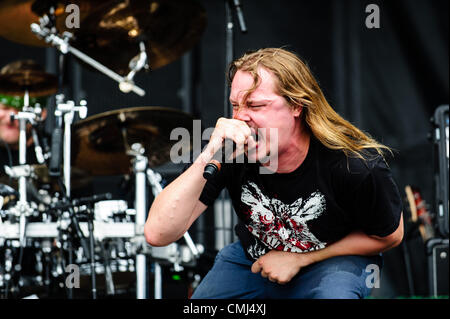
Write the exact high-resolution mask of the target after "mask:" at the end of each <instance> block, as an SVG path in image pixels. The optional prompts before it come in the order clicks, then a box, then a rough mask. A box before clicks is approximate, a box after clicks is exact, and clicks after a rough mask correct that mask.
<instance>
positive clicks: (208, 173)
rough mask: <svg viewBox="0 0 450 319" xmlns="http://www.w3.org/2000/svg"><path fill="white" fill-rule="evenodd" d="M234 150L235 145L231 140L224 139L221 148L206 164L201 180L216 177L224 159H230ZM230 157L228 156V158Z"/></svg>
mask: <svg viewBox="0 0 450 319" xmlns="http://www.w3.org/2000/svg"><path fill="white" fill-rule="evenodd" d="M235 148H236V143H234V141H233V140H231V139H225V140H224V141H223V143H222V147H221V148H220V149H219V150H218V151H217V152H216V153H215V154H214V156H213V158H212V159H211V160H210V161H209V163H208V164H206V166H205V168H204V170H203V178H205V179H206V180H210V179H212V178H213V177H214V176H216V175H217V174H218V173H219V172H220V170H221V168H222V164H221V163H224V162H225V160H226V159H231V155H233V150H234V149H235ZM228 155H230V156H228Z"/></svg>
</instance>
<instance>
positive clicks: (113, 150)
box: [72, 106, 193, 176]
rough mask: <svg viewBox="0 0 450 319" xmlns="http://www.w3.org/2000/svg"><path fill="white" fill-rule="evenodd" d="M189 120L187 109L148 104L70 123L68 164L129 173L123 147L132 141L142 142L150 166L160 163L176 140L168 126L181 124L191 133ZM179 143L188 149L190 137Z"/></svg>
mask: <svg viewBox="0 0 450 319" xmlns="http://www.w3.org/2000/svg"><path fill="white" fill-rule="evenodd" d="M192 120H193V117H192V116H191V115H189V114H187V113H184V112H181V111H178V110H175V109H170V108H165V107H152V106H144V107H132V108H125V109H119V110H114V111H108V112H105V113H101V114H97V115H94V116H91V117H88V118H87V119H84V120H82V121H79V122H77V123H75V124H74V125H73V126H72V129H73V130H72V146H73V147H72V166H73V167H75V168H78V169H80V170H81V171H84V172H86V173H88V174H90V175H93V176H106V175H123V174H129V173H130V172H131V170H132V164H131V160H132V156H130V155H127V153H126V150H127V149H129V148H130V146H131V145H132V144H134V143H140V144H141V145H143V147H144V148H145V151H146V153H145V155H146V156H147V158H148V161H149V166H150V167H155V166H159V165H162V164H164V163H166V162H168V161H169V160H170V150H171V148H172V146H173V145H174V144H176V143H180V141H176V140H170V134H171V132H172V130H173V129H175V128H185V129H186V130H187V131H188V132H190V135H189V136H190V137H191V136H192V134H191V132H192ZM177 138H178V136H177ZM186 142H187V141H186ZM180 145H181V144H180ZM183 147H184V148H183V150H184V151H187V152H188V151H190V150H191V147H192V143H191V138H189V143H186V144H184V145H183Z"/></svg>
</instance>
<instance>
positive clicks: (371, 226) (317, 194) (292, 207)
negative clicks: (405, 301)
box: [200, 137, 402, 260]
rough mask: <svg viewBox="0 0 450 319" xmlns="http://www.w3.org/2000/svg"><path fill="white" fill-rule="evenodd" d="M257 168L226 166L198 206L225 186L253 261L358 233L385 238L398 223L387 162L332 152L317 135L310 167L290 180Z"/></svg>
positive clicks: (308, 160) (321, 245) (306, 164)
mask: <svg viewBox="0 0 450 319" xmlns="http://www.w3.org/2000/svg"><path fill="white" fill-rule="evenodd" d="M259 168H260V167H259V164H248V163H247V164H227V163H225V164H223V165H222V169H221V171H220V172H219V173H218V174H217V176H216V177H215V178H214V179H211V180H209V181H208V182H207V183H206V185H205V187H204V189H203V192H202V194H201V196H200V201H201V202H203V203H204V204H205V205H207V206H210V205H212V204H213V202H214V201H215V199H216V198H217V197H218V196H219V194H220V192H221V191H222V189H223V188H224V187H226V188H227V190H228V192H229V194H230V197H231V200H232V203H233V207H234V210H235V211H236V213H237V215H238V217H239V222H238V224H237V225H236V228H235V231H236V234H237V236H238V237H239V239H240V240H241V242H242V244H243V246H244V249H245V250H246V253H247V256H248V257H249V258H250V259H253V260H256V259H257V258H259V257H260V256H262V255H264V254H265V253H267V252H268V251H269V250H273V249H275V250H282V251H291V252H299V253H301V252H306V251H312V250H317V249H322V248H324V247H326V246H327V245H329V244H330V243H333V242H335V241H337V240H339V239H341V238H343V237H345V236H346V235H347V234H349V233H350V232H352V231H355V230H361V231H363V232H365V233H366V234H368V235H377V236H380V237H384V236H387V235H389V234H391V233H392V232H394V231H395V230H396V229H397V227H398V225H399V221H400V215H401V211H402V201H401V198H400V194H399V191H398V188H397V186H396V184H395V182H394V180H393V178H392V175H391V172H390V169H389V168H388V166H387V164H386V163H385V161H384V159H383V158H382V157H381V156H379V155H377V154H376V153H375V151H374V150H369V152H368V154H367V158H366V160H365V161H364V160H362V159H360V158H356V157H347V156H345V154H344V153H343V152H342V151H335V150H330V149H328V148H326V147H325V146H323V145H322V144H321V143H320V142H319V141H318V140H317V139H316V138H314V137H311V142H310V147H309V150H308V154H307V156H306V158H305V160H304V162H303V163H302V164H301V165H300V166H299V167H298V168H297V169H296V170H295V171H293V172H291V173H287V174H278V173H275V174H260V172H259Z"/></svg>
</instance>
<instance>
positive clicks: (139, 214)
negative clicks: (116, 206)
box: [129, 143, 156, 299]
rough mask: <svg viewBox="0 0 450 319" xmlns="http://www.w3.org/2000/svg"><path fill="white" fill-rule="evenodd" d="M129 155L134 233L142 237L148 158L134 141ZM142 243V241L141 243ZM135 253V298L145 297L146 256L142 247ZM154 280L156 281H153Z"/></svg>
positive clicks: (140, 146) (145, 205) (145, 211)
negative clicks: (131, 169)
mask: <svg viewBox="0 0 450 319" xmlns="http://www.w3.org/2000/svg"><path fill="white" fill-rule="evenodd" d="M131 148H132V149H131V150H129V155H132V156H134V157H135V158H134V159H133V171H134V174H135V179H136V194H135V208H136V221H135V223H136V235H137V236H141V237H143V235H144V224H145V219H146V215H147V198H146V197H147V196H146V174H145V171H146V169H147V165H148V159H147V157H146V156H144V153H145V150H144V148H143V147H142V145H140V144H138V143H136V144H133V145H132V146H131ZM143 244H144V243H143ZM138 250H139V251H138V253H137V255H136V298H137V299H145V298H147V258H146V256H145V254H143V253H142V251H141V250H142V247H139V248H138ZM155 282H156V281H155Z"/></svg>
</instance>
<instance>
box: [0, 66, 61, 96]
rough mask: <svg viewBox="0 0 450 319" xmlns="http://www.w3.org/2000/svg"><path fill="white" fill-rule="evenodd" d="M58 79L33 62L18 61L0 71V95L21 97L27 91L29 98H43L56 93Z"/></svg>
mask: <svg viewBox="0 0 450 319" xmlns="http://www.w3.org/2000/svg"><path fill="white" fill-rule="evenodd" d="M57 90H58V79H57V77H56V76H55V75H53V74H50V73H47V72H45V71H44V70H43V68H42V67H41V66H39V65H38V64H37V63H36V62H34V61H33V60H19V61H15V62H12V63H9V64H8V65H6V66H4V67H3V68H2V69H1V70H0V93H1V94H6V95H11V96H22V95H24V92H25V91H28V93H29V96H30V97H43V96H48V95H51V94H54V93H56V92H57Z"/></svg>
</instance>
